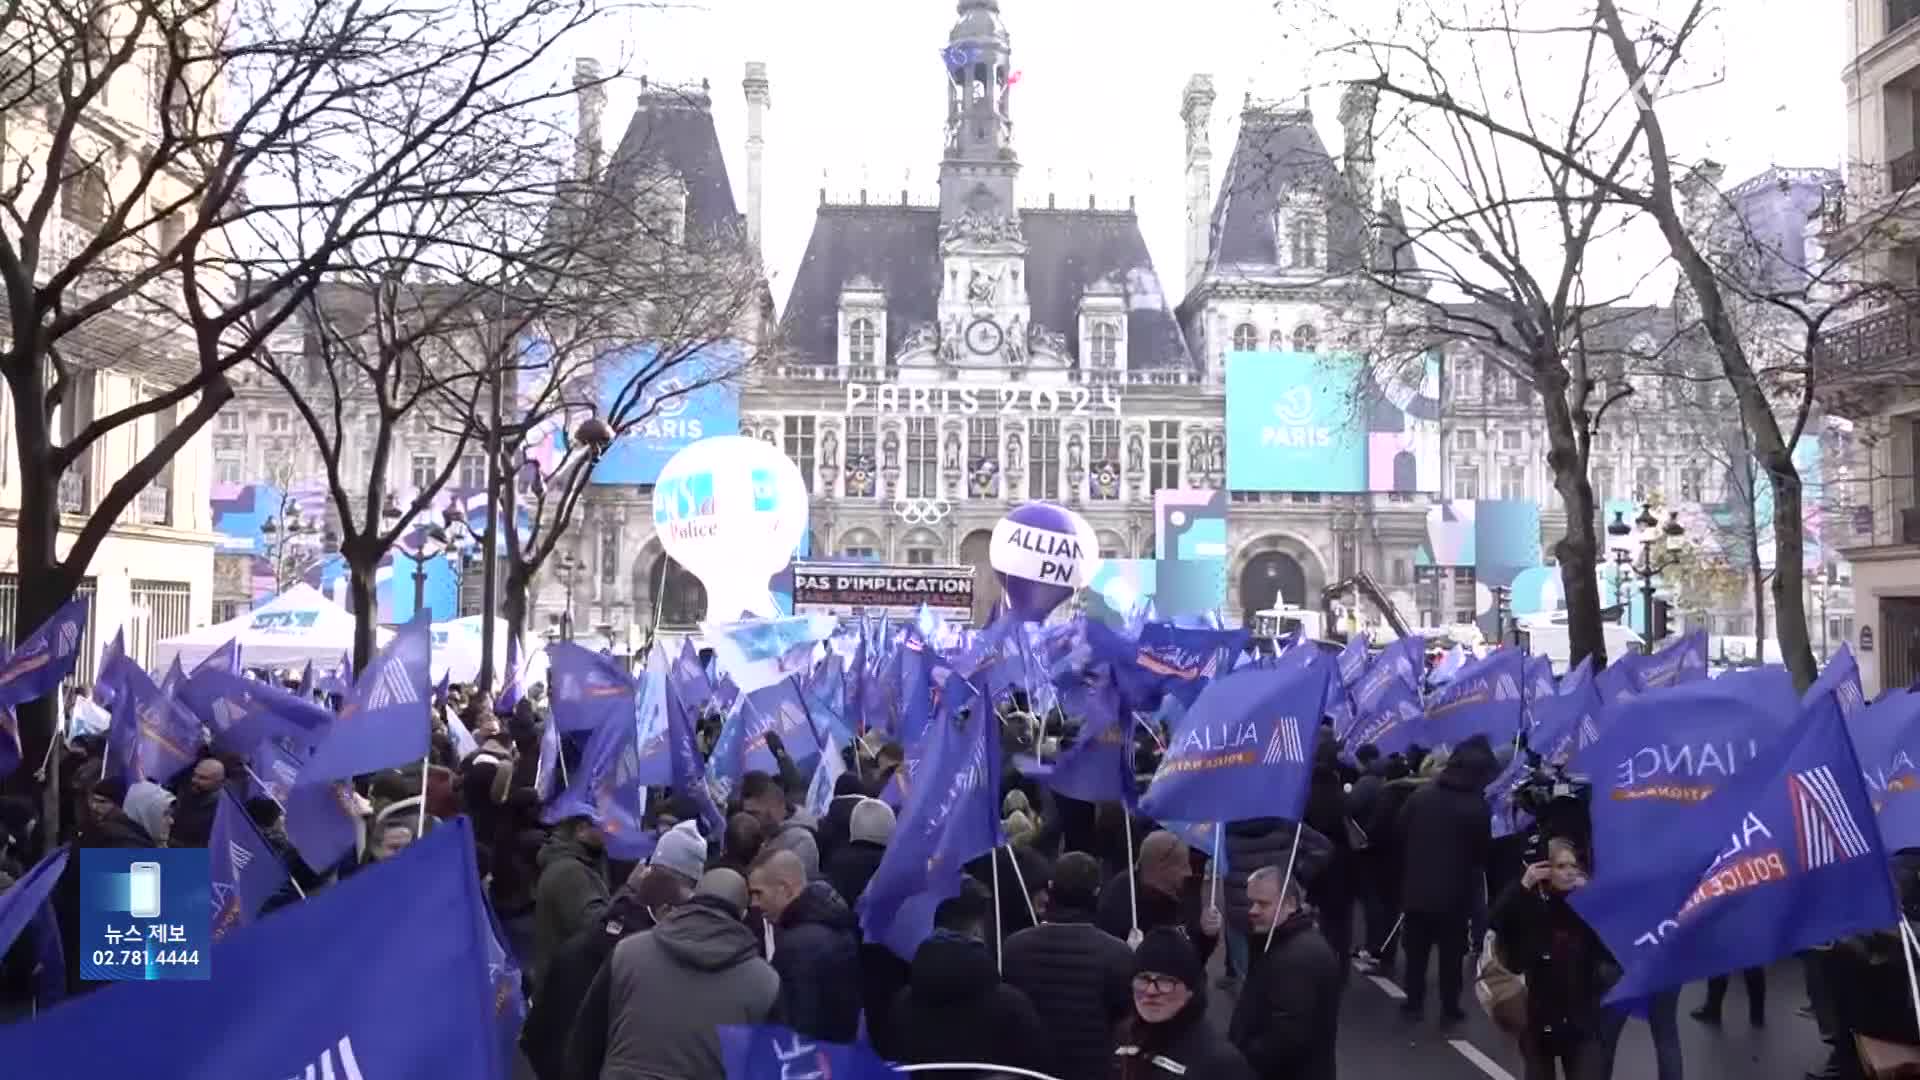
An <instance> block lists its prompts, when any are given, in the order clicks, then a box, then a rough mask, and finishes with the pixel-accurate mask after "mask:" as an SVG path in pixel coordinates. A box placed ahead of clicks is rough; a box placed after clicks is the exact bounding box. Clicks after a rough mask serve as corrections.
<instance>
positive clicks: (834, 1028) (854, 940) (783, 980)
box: [773, 881, 860, 1043]
mask: <svg viewBox="0 0 1920 1080" xmlns="http://www.w3.org/2000/svg"><path fill="white" fill-rule="evenodd" d="M773 970H774V971H776V972H779V974H780V1007H781V1011H782V1013H783V1014H784V1015H785V1016H786V1018H787V1026H788V1027H791V1028H793V1030H795V1031H797V1032H799V1033H800V1034H802V1035H807V1036H810V1037H812V1038H815V1039H819V1040H821V1041H823V1042H840V1043H848V1042H852V1041H853V1040H854V1037H855V1036H856V1035H857V1034H858V1033H859V1030H860V922H859V920H857V919H855V918H854V916H853V912H851V911H849V910H847V905H846V904H845V903H843V902H842V901H841V899H840V897H839V895H838V894H836V893H835V892H834V891H833V887H832V886H831V885H828V884H827V883H826V882H824V881H816V882H813V883H812V884H810V885H808V886H807V887H806V888H805V889H804V890H802V891H801V893H800V895H799V896H796V897H794V898H793V903H791V904H788V905H787V909H786V910H785V911H783V912H781V913H780V921H779V922H778V923H777V924H776V925H775V927H774V947H773Z"/></svg>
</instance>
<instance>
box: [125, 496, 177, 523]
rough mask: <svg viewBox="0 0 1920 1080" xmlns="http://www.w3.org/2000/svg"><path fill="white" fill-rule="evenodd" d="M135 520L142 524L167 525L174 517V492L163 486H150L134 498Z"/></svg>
mask: <svg viewBox="0 0 1920 1080" xmlns="http://www.w3.org/2000/svg"><path fill="white" fill-rule="evenodd" d="M133 506H134V520H136V521H138V522H139V523H140V524H142V525H167V524H170V522H169V520H168V519H169V518H170V517H172V516H173V515H172V508H173V492H172V491H169V490H168V489H166V488H163V487H149V488H147V489H146V490H145V491H142V492H141V493H140V494H139V495H138V496H137V497H136V498H135V500H134V504H133Z"/></svg>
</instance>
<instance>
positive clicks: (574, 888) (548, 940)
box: [531, 817, 609, 987]
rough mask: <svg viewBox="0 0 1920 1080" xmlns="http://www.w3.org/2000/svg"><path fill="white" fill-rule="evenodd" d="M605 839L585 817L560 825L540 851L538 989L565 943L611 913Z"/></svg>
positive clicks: (536, 930) (536, 889) (535, 957)
mask: <svg viewBox="0 0 1920 1080" xmlns="http://www.w3.org/2000/svg"><path fill="white" fill-rule="evenodd" d="M608 899H609V897H608V895H607V851H606V837H605V836H604V835H603V834H602V833H601V832H600V828H599V826H597V825H595V824H594V823H593V822H592V821H591V820H589V819H587V818H584V817H576V818H568V819H567V820H566V821H563V822H561V823H560V825H559V827H558V828H556V829H555V830H554V831H553V835H551V836H549V837H548V838H547V842H546V844H545V846H543V847H541V849H540V879H539V881H538V883H537V884H535V885H534V887H533V963H532V965H531V967H532V969H533V985H534V986H536V987H537V986H539V985H540V984H541V982H543V981H544V980H545V978H546V974H547V960H548V958H549V957H551V956H552V955H553V953H554V950H556V949H558V948H559V947H560V945H561V943H563V942H565V941H566V940H567V939H568V938H571V937H573V936H574V935H575V934H578V933H580V932H581V931H582V930H585V929H586V928H588V927H589V926H592V925H593V924H595V923H597V922H599V921H600V917H601V915H603V914H605V912H606V910H607V901H608Z"/></svg>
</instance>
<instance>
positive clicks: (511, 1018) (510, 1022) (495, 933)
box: [483, 904, 527, 1062]
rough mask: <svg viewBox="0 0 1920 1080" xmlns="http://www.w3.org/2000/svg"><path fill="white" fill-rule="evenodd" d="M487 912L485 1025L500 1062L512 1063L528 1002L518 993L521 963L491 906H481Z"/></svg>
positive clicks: (517, 1047)
mask: <svg viewBox="0 0 1920 1080" xmlns="http://www.w3.org/2000/svg"><path fill="white" fill-rule="evenodd" d="M483 906H484V908H485V911H486V926H485V935H486V939H487V987H488V989H489V990H490V991H491V993H490V994H489V995H488V997H489V1001H488V1004H489V1005H491V1006H492V1008H490V1009H488V1010H487V1015H486V1018H485V1023H486V1024H487V1026H489V1027H491V1028H492V1029H493V1031H494V1035H495V1038H496V1039H497V1040H498V1042H499V1044H500V1060H501V1061H506V1062H512V1061H514V1060H515V1059H516V1058H517V1057H518V1055H519V1052H520V1051H519V1046H518V1044H519V1041H520V1025H521V1024H523V1023H525V1022H526V1019H527V998H526V995H525V994H522V993H521V992H520V962H519V961H518V960H517V959H515V958H514V955H513V949H512V948H511V947H509V946H508V944H507V932H506V930H505V929H504V928H502V927H501V925H500V919H499V917H498V916H497V915H495V914H494V911H493V905H492V904H485V905H483Z"/></svg>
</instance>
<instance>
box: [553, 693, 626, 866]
mask: <svg viewBox="0 0 1920 1080" xmlns="http://www.w3.org/2000/svg"><path fill="white" fill-rule="evenodd" d="M572 779H573V782H572V783H571V784H569V785H568V786H567V790H566V791H564V792H562V793H561V795H560V797H559V798H557V799H555V800H554V801H553V802H552V803H551V804H549V805H548V806H547V809H546V812H545V813H544V814H543V815H542V820H544V821H546V822H547V823H548V824H553V823H555V822H559V821H565V820H567V819H568V818H573V817H585V818H591V819H593V823H594V824H595V825H598V826H599V827H600V831H601V832H603V833H605V834H606V837H607V854H608V855H610V856H612V857H613V858H616V859H627V860H635V859H642V858H645V857H646V856H647V854H650V853H651V852H652V845H651V841H650V839H649V838H648V837H647V836H646V835H644V834H646V833H647V832H648V830H646V829H643V828H642V827H641V824H640V819H641V815H642V812H643V811H644V810H645V809H646V800H645V791H644V789H643V787H642V784H641V782H640V728H639V725H637V724H635V723H634V722H633V720H632V719H631V718H629V719H628V720H627V721H626V722H624V723H621V722H618V721H616V722H613V723H607V724H602V725H600V726H599V727H597V728H595V729H594V731H593V737H592V738H591V739H590V740H588V742H587V750H586V753H584V754H582V755H581V758H580V771H579V772H578V773H576V774H574V776H573V778H572Z"/></svg>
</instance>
